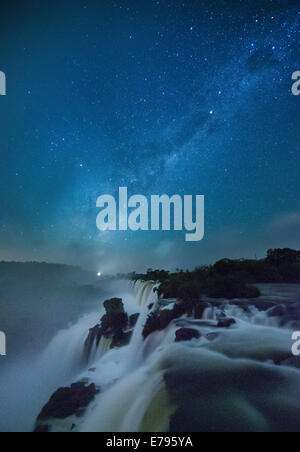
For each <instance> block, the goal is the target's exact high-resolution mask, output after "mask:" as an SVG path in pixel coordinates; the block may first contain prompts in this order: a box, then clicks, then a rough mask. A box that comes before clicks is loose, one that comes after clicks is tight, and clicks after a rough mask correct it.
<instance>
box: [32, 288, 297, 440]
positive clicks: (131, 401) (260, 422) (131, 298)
mask: <svg viewBox="0 0 300 452" xmlns="http://www.w3.org/2000/svg"><path fill="white" fill-rule="evenodd" d="M153 288H154V284H153V283H150V282H147V283H143V282H140V281H138V282H136V283H135V285H134V288H133V289H127V290H124V292H123V294H120V293H118V294H116V295H118V296H120V297H121V298H122V299H123V302H124V306H125V310H126V312H128V314H129V315H131V314H135V313H139V314H140V317H139V319H138V322H137V324H136V326H135V328H134V331H133V335H132V337H131V341H130V343H129V344H128V345H127V346H125V347H121V348H114V349H111V343H110V341H109V340H107V339H101V341H100V343H99V346H98V347H97V348H96V347H95V348H94V350H93V351H92V353H91V357H90V361H89V363H88V364H87V363H86V362H85V361H84V359H83V358H84V356H83V353H84V341H85V339H86V337H87V334H88V331H89V328H91V327H93V326H94V325H95V324H97V323H98V322H99V320H100V318H101V315H102V314H103V312H101V310H100V312H95V313H92V314H89V315H87V316H84V317H82V318H81V319H80V320H79V322H78V323H77V324H76V325H73V326H71V327H70V328H69V329H67V330H65V331H61V332H59V333H58V334H57V335H56V337H55V338H54V339H53V341H52V342H51V343H50V345H49V346H48V347H47V349H46V350H45V352H44V353H43V356H42V357H41V358H40V359H39V362H38V363H37V364H36V369H35V372H37V373H38V374H39V375H40V376H41V375H42V376H43V375H46V374H50V375H52V377H51V378H50V380H51V381H50V382H49V381H48V377H46V378H45V379H44V380H41V383H40V389H41V394H42V396H41V394H40V395H39V396H38V397H37V403H36V404H35V406H34V408H35V410H36V411H35V413H34V417H35V418H36V416H37V415H38V413H39V411H40V409H41V408H42V406H43V404H44V403H45V402H46V401H47V400H48V398H49V396H50V395H51V393H52V392H54V390H55V389H57V388H58V387H59V386H62V385H70V384H71V383H73V382H76V381H80V380H84V381H89V382H91V383H92V382H93V383H95V384H96V385H97V386H98V387H99V388H100V390H101V392H100V394H99V395H97V396H96V398H95V400H94V401H93V402H92V403H91V404H90V406H89V407H88V408H87V410H86V413H85V415H84V416H83V417H82V418H75V417H72V418H69V419H66V420H64V421H58V420H53V421H51V422H49V423H51V427H52V431H71V428H72V425H73V424H76V428H75V429H73V430H72V431H77V432H138V431H155V432H159V431H162V432H163V431H168V429H169V419H170V416H171V415H172V414H173V413H174V411H175V409H176V404H174V402H171V399H170V396H169V394H168V392H167V390H166V384H165V380H164V376H165V374H166V373H170V372H171V374H172V373H174V375H177V374H178V373H179V374H181V373H185V372H186V375H187V376H189V375H192V374H194V373H195V372H196V373H198V372H199V377H198V378H199V387H197V388H196V393H195V397H192V399H194V400H191V401H190V403H191V404H193V403H195V410H197V416H198V419H200V420H199V422H200V424H201V423H202V424H203V427H202V428H203V430H207V429H210V428H211V425H214V426H215V428H217V427H218V426H219V425H220V429H222V428H224V429H225V430H226V428H227V429H228V430H230V429H231V428H232V426H231V424H232V423H233V424H234V423H235V422H236V425H239V426H241V427H240V428H241V429H247V426H248V427H249V430H251V429H252V430H255V431H265V430H272V429H281V428H282V429H284V428H285V423H286V422H289V425H291V426H292V428H294V424H293V423H296V424H297V425H298V422H299V430H300V372H299V370H298V369H295V368H290V367H285V366H282V367H281V366H277V365H275V364H274V362H276V361H277V360H278V358H280V357H282V356H285V355H287V356H288V355H289V354H290V350H291V345H292V341H291V330H289V329H288V328H280V327H279V319H277V318H275V317H269V316H268V315H267V314H266V313H265V312H259V310H258V309H257V308H255V307H254V306H252V307H251V308H250V312H245V311H244V310H243V309H242V308H240V307H239V306H235V305H231V304H227V305H226V307H225V308H224V313H225V314H226V316H227V317H231V318H234V319H235V320H236V324H235V325H234V326H233V327H231V328H229V329H223V328H222V329H217V328H216V320H217V319H218V315H219V314H220V312H219V311H218V309H217V308H208V309H206V310H205V312H204V314H203V318H202V319H200V320H196V319H192V318H188V317H187V316H183V317H182V318H181V319H178V320H176V321H174V322H172V323H171V324H170V325H169V327H168V328H166V329H165V330H163V331H157V332H154V333H153V334H152V335H150V336H149V337H148V338H147V339H146V340H144V339H143V337H142V331H143V327H144V325H145V322H146V319H147V315H148V314H149V312H151V310H154V309H155V308H156V307H157V305H158V300H157V296H156V294H155V293H154V292H153ZM271 296H272V299H274V297H276V294H274V293H272V295H271ZM280 300H281V301H282V298H280V296H278V301H280ZM290 301H294V298H293V296H292V297H291V300H290ZM151 305H153V306H152V307H151V309H149V306H151ZM181 327H190V328H194V329H197V330H198V331H199V332H200V333H201V338H200V339H193V340H192V341H189V342H184V343H175V342H174V339H175V333H176V330H178V329H179V328H181ZM179 374H178V375H179ZM239 375H242V376H243V375H244V377H241V378H242V380H243V381H245V382H247V384H246V383H244V386H243V384H242V383H238V382H237V381H238V380H237V378H238V376H239ZM252 375H253V378H252V377H251V376H252ZM178 378H179V377H178ZM180 378H181V377H180ZM182 378H183V380H182V382H181V383H180V385H178V386H179V387H178V390H179V391H180V390H184V388H185V384H187V385H188V384H189V383H185V381H186V379H185V378H186V377H184V376H183V377H182ZM200 380H201V381H202V383H201V382H200ZM277 380H278V381H280V385H279V384H278V381H277ZM213 381H216V383H215V386H214V385H213V384H212V383H210V384H209V382H213ZM43 383H44V385H45V388H44V391H42V386H43ZM180 386H181V388H180ZM220 387H222V391H221V393H220V392H219V389H220ZM35 390H36V388H32V391H31V392H32V394H34V392H35ZM187 397H188V396H187ZM38 404H39V407H38V408H37V405H38ZM224 410H225V411H226V413H227V415H226V416H225V415H224V414H222V413H223V412H224ZM274 410H275V411H276V410H277V412H279V413H281V414H280V415H279V419H277V418H276V419H275V418H274V416H275V415H274V413H273V411H274ZM191 415H192V412H191ZM31 416H32V411H31ZM34 417H32V418H31V421H30V422H31V424H30V427H29V429H30V428H32V427H33V419H34ZM235 419H236V421H235ZM202 424H201V425H202Z"/></svg>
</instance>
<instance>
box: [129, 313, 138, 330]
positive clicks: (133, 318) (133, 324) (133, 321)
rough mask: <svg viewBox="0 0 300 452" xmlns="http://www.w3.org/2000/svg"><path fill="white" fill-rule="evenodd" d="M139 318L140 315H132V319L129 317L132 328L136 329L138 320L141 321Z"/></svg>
mask: <svg viewBox="0 0 300 452" xmlns="http://www.w3.org/2000/svg"><path fill="white" fill-rule="evenodd" d="M139 316H140V314H138V313H137V314H132V315H131V316H130V317H129V327H130V328H133V327H135V325H136V324H137V321H138V319H139Z"/></svg>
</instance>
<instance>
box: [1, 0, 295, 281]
mask: <svg viewBox="0 0 300 452" xmlns="http://www.w3.org/2000/svg"><path fill="white" fill-rule="evenodd" d="M297 3H298V2H296V1H292V0H289V1H288V0H268V1H267V0H259V1H257V0H243V1H239V0H234V1H231V0H226V1H225V0H185V1H184V0H98V1H96V0H85V1H84V0H72V2H70V1H67V0H60V1H56V0H53V1H51V2H49V1H46V0H40V1H37V0H36V1H35V0H26V1H24V0H11V1H10V2H1V6H0V70H2V71H4V72H5V74H6V77H7V96H5V97H4V96H1V97H0V260H18V261H25V260H38V261H40V260H42V261H49V262H66V263H72V264H79V265H82V266H85V267H87V268H90V269H93V270H97V271H102V272H104V273H105V272H106V273H114V272H117V271H131V270H137V271H140V270H143V269H144V268H148V267H166V268H170V269H173V268H176V267H180V268H192V267H194V266H196V265H197V264H202V263H211V262H214V261H215V260H217V259H219V258H222V257H225V256H226V257H232V258H236V257H249V258H254V257H255V256H258V257H260V256H263V255H264V254H265V252H266V250H267V249H268V248H270V247H281V246H290V247H295V248H297V247H298V248H299V247H300V238H299V227H300V199H299V193H300V174H299V168H300V153H299V144H300V136H299V116H298V115H299V107H300V99H299V97H295V96H293V95H292V94H291V86H292V82H291V76H292V73H293V72H295V71H296V70H300V67H299V64H300V62H299V30H300V27H299V22H300V9H299V3H298V4H297ZM120 186H127V187H128V190H129V194H135V193H139V194H144V195H146V196H150V195H151V194H163V193H167V194H169V195H172V194H175V193H178V194H181V195H184V194H193V195H196V194H204V195H205V197H206V211H205V215H206V233H205V239H204V240H203V241H202V242H199V243H185V241H184V232H182V233H181V232H174V231H173V232H172V231H171V232H130V231H128V232H105V233H103V232H102V233H100V232H99V231H98V230H97V228H96V216H97V213H98V210H97V209H96V200H97V197H98V196H100V195H101V194H106V193H108V194H114V195H116V193H117V191H118V188H119V187H120Z"/></svg>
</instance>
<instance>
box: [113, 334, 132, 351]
mask: <svg viewBox="0 0 300 452" xmlns="http://www.w3.org/2000/svg"><path fill="white" fill-rule="evenodd" d="M131 336H132V331H126V332H124V331H120V332H119V333H117V334H115V335H114V336H113V340H112V347H124V346H125V345H128V344H129V342H130V339H131Z"/></svg>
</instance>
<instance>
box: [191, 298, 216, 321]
mask: <svg viewBox="0 0 300 452" xmlns="http://www.w3.org/2000/svg"><path fill="white" fill-rule="evenodd" d="M211 307H212V304H211V303H207V302H204V301H202V302H199V303H197V304H196V305H195V307H194V317H195V319H202V317H203V313H204V311H205V310H206V309H208V308H211Z"/></svg>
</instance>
